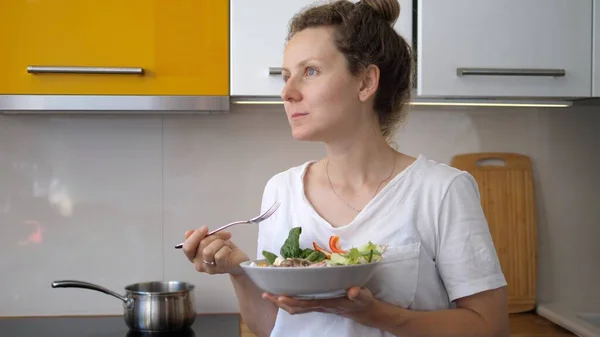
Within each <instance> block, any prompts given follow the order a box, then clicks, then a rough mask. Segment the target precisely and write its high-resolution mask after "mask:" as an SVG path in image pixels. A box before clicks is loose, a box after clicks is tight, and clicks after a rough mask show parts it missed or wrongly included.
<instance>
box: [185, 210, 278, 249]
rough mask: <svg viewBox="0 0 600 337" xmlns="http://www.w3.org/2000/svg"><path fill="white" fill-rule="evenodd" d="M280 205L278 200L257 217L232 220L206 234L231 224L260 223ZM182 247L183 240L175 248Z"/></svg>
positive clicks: (211, 233)
mask: <svg viewBox="0 0 600 337" xmlns="http://www.w3.org/2000/svg"><path fill="white" fill-rule="evenodd" d="M279 205H280V203H279V201H276V202H275V203H274V204H273V206H271V207H270V208H269V209H268V210H267V211H266V212H264V213H263V214H261V215H259V216H257V217H255V218H252V219H250V220H246V221H236V222H232V223H230V224H227V225H225V226H221V227H219V228H217V229H215V230H213V231H210V232H208V234H206V236H209V235H213V234H215V233H217V232H220V231H222V230H224V229H225V228H229V227H231V226H235V225H240V224H250V223H253V224H258V223H259V222H261V221H264V220H266V219H268V218H269V217H271V215H273V213H275V211H276V210H277V209H278V208H279ZM182 247H183V242H182V243H180V244H178V245H176V246H175V248H176V249H181V248H182Z"/></svg>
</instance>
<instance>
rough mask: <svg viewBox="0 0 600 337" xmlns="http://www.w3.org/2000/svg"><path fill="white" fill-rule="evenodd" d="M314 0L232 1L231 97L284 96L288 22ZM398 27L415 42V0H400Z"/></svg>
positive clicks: (402, 33)
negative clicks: (413, 9) (282, 70)
mask: <svg viewBox="0 0 600 337" xmlns="http://www.w3.org/2000/svg"><path fill="white" fill-rule="evenodd" d="M314 3H315V1H314V0H252V1H249V0H231V24H230V27H231V31H230V47H231V51H230V61H231V62H230V63H231V72H230V80H231V81H230V83H231V96H280V94H281V90H282V88H283V80H282V78H281V74H280V71H281V69H280V68H281V65H282V63H283V48H284V44H285V37H286V36H287V31H288V24H289V21H290V20H291V19H292V16H294V14H296V13H297V12H298V11H300V10H301V9H302V8H304V7H306V6H309V5H312V4H314ZM400 6H401V10H400V19H399V20H398V21H397V23H396V26H395V28H396V30H397V31H398V32H399V33H400V34H401V35H402V36H403V37H404V38H405V39H407V40H408V41H409V42H411V41H412V39H411V38H412V0H401V1H400Z"/></svg>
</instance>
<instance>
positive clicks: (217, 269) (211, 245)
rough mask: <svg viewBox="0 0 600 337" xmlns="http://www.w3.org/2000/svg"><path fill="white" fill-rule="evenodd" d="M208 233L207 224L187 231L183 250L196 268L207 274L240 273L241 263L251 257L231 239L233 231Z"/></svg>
mask: <svg viewBox="0 0 600 337" xmlns="http://www.w3.org/2000/svg"><path fill="white" fill-rule="evenodd" d="M207 234H208V227H206V226H202V227H200V228H199V229H197V230H195V231H194V230H189V231H187V232H185V238H186V240H185V242H184V243H183V252H184V253H185V256H186V257H187V258H188V260H189V261H190V262H192V263H193V264H194V267H195V268H196V270H197V271H199V272H201V273H207V274H232V275H238V274H240V273H241V267H240V263H242V262H244V261H247V260H249V257H248V256H247V255H246V254H245V253H244V252H243V251H242V250H241V249H239V248H238V247H237V246H236V245H235V244H234V243H233V242H231V241H230V240H229V239H231V233H229V232H218V233H215V234H213V235H210V236H206V235H207Z"/></svg>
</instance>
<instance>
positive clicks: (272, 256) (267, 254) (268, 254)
mask: <svg viewBox="0 0 600 337" xmlns="http://www.w3.org/2000/svg"><path fill="white" fill-rule="evenodd" d="M262 255H263V256H264V257H265V259H267V261H268V262H269V264H273V263H275V259H276V258H277V255H275V254H273V253H271V252H269V251H266V250H263V251H262Z"/></svg>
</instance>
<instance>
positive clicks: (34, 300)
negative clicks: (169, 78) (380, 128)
mask: <svg viewBox="0 0 600 337" xmlns="http://www.w3.org/2000/svg"><path fill="white" fill-rule="evenodd" d="M233 109H234V110H233V111H232V113H230V114H226V115H213V116H171V117H164V118H163V117H160V116H50V115H48V116H8V115H0V256H1V259H0V316H20V315H62V314H120V313H122V307H121V304H120V303H119V300H118V299H116V298H113V297H110V296H108V295H105V294H102V293H99V292H94V291H90V290H83V289H52V288H51V287H50V284H51V283H52V281H54V280H61V279H76V280H84V281H88V282H92V283H97V284H100V285H102V286H105V287H107V288H109V289H112V290H115V291H117V292H119V293H123V287H124V286H125V285H127V284H129V283H134V282H139V281H147V280H161V279H175V280H185V281H190V282H193V283H194V284H196V286H197V292H196V295H197V303H198V311H200V312H234V311H237V301H236V298H235V295H234V292H233V289H232V287H231V285H230V283H229V281H228V278H227V277H225V276H208V275H201V274H199V273H197V272H195V270H194V268H193V266H192V265H191V264H190V263H189V262H188V261H187V260H186V259H185V257H184V256H183V254H182V252H181V251H179V250H175V249H173V245H175V244H177V243H179V242H181V240H182V239H183V233H184V231H185V230H186V229H189V228H195V227H198V226H200V225H203V224H208V225H209V226H210V227H211V228H215V227H217V226H219V225H221V224H223V223H226V222H229V221H232V220H239V219H246V218H249V217H251V216H254V215H256V214H257V212H258V211H259V204H260V198H261V194H262V188H263V186H264V184H265V182H266V181H267V179H268V178H269V177H270V176H272V175H273V174H275V173H277V172H279V171H281V170H285V169H286V168H288V167H290V166H294V165H299V164H301V163H303V162H304V161H306V160H309V159H313V158H317V157H319V156H321V155H323V148H322V147H321V146H320V145H319V144H313V143H300V142H296V141H293V140H292V138H291V136H290V132H289V127H288V125H287V121H286V119H285V116H284V114H283V113H282V110H281V108H280V107H274V106H271V107H244V108H239V107H235V106H233ZM598 125H600V114H599V113H598V112H597V109H594V108H570V109H500V108H487V109H482V108H472V109H450V108H438V109H430V108H428V109H423V108H415V109H414V111H413V112H412V114H411V116H410V119H409V121H408V123H407V124H406V125H405V126H404V127H403V128H402V129H401V130H400V132H399V134H398V144H399V148H400V150H402V151H405V152H407V153H409V154H411V155H417V154H419V153H423V154H425V155H427V156H428V157H429V158H430V159H434V160H436V161H438V162H442V163H448V162H449V161H450V159H451V157H452V156H453V155H454V154H457V153H463V152H475V151H513V152H519V153H524V154H527V155H529V156H531V157H532V159H533V161H534V170H535V172H534V174H535V182H536V194H537V195H536V196H537V205H538V211H539V221H540V223H539V232H540V234H539V235H540V237H539V240H540V252H539V261H540V281H539V294H540V300H541V301H553V300H557V299H566V298H571V299H578V300H596V301H598V303H600V293H599V292H598V291H597V285H598V284H600V268H598V267H597V266H598V262H597V257H598V256H600V245H598V244H597V239H598V238H599V237H600V207H598V197H597V195H596V193H597V191H599V190H600V178H598V175H597V170H598V167H600V159H598V158H599V156H598V145H599V144H600V134H597V133H596V131H597V129H598ZM232 232H233V238H234V240H235V241H236V242H237V243H238V244H239V246H241V248H243V249H244V250H246V251H247V252H249V253H250V254H253V253H254V251H255V247H256V246H255V239H256V227H254V226H240V227H237V228H234V229H233V230H232Z"/></svg>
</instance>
